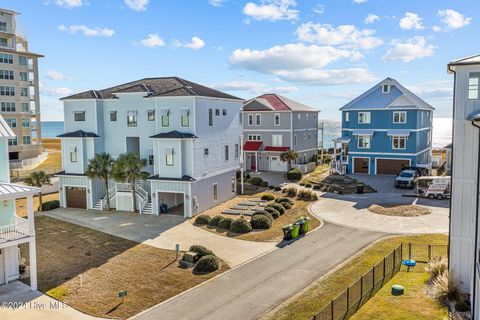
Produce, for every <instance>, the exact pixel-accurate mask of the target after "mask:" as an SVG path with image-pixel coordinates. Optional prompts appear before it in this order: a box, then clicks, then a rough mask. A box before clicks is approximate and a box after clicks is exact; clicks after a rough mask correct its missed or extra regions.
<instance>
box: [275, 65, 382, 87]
mask: <svg viewBox="0 0 480 320" xmlns="http://www.w3.org/2000/svg"><path fill="white" fill-rule="evenodd" d="M278 77H279V78H280V79H282V80H284V81H290V82H301V83H304V84H308V85H339V84H350V83H364V82H372V81H375V80H376V77H375V76H374V75H373V74H372V73H371V72H370V70H368V69H367V68H346V69H338V70H321V69H304V70H299V71H283V72H279V73H278Z"/></svg>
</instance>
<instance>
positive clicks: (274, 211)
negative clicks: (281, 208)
mask: <svg viewBox="0 0 480 320" xmlns="http://www.w3.org/2000/svg"><path fill="white" fill-rule="evenodd" d="M265 211H267V212H268V213H270V214H271V215H272V217H273V219H277V218H278V217H280V212H278V210H277V209H275V208H274V207H270V206H266V207H265Z"/></svg>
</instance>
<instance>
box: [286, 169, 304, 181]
mask: <svg viewBox="0 0 480 320" xmlns="http://www.w3.org/2000/svg"><path fill="white" fill-rule="evenodd" d="M287 179H288V180H290V181H298V180H300V179H302V171H300V170H298V169H297V168H294V169H292V170H290V171H288V173H287Z"/></svg>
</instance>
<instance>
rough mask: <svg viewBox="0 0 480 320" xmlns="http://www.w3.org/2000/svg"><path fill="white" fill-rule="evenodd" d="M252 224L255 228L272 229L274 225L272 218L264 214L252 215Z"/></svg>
mask: <svg viewBox="0 0 480 320" xmlns="http://www.w3.org/2000/svg"><path fill="white" fill-rule="evenodd" d="M250 224H251V225H252V228H253V229H265V230H266V229H270V227H271V226H272V220H270V219H269V218H268V217H267V216H265V215H263V214H257V215H256V216H252V219H251V220H250Z"/></svg>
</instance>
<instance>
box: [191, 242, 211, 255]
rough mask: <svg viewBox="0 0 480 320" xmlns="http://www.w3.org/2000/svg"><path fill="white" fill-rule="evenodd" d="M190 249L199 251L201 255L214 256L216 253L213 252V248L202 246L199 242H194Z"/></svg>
mask: <svg viewBox="0 0 480 320" xmlns="http://www.w3.org/2000/svg"><path fill="white" fill-rule="evenodd" d="M188 251H191V252H195V253H198V255H199V256H200V257H203V256H214V255H215V253H213V251H212V250H210V249H207V248H205V247H204V246H201V245H199V244H194V245H193V246H191V247H190V249H188Z"/></svg>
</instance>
